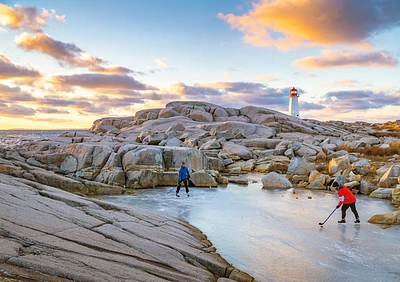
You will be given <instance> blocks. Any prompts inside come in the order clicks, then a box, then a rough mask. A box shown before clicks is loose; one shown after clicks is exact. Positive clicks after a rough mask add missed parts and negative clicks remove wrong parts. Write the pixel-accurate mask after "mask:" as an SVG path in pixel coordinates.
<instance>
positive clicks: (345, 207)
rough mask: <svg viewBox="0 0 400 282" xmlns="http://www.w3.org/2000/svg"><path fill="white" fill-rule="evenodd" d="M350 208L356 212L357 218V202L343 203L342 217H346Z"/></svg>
mask: <svg viewBox="0 0 400 282" xmlns="http://www.w3.org/2000/svg"><path fill="white" fill-rule="evenodd" d="M348 208H351V211H352V212H353V213H354V216H355V217H356V219H358V212H357V209H356V203H352V204H343V206H342V219H345V218H346V211H347V209H348Z"/></svg>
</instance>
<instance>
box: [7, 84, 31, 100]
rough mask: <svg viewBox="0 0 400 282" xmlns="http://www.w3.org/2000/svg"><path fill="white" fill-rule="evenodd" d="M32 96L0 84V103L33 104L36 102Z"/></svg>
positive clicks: (19, 89) (16, 88) (18, 89)
mask: <svg viewBox="0 0 400 282" xmlns="http://www.w3.org/2000/svg"><path fill="white" fill-rule="evenodd" d="M36 100H37V98H35V97H34V96H33V95H32V94H30V93H28V92H25V91H23V90H22V89H21V88H20V87H10V86H7V85H4V84H0V101H3V102H6V103H7V102H33V101H36Z"/></svg>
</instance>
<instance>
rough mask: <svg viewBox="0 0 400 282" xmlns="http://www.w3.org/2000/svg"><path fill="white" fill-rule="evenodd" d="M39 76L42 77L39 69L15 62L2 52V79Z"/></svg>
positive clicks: (0, 64)
mask: <svg viewBox="0 0 400 282" xmlns="http://www.w3.org/2000/svg"><path fill="white" fill-rule="evenodd" d="M38 77H41V74H40V72H39V71H37V70H35V69H33V68H27V67H24V66H20V65H16V64H13V63H12V62H11V61H10V59H9V58H8V57H7V56H6V55H5V54H2V53H0V80H6V79H27V78H29V79H30V78H38Z"/></svg>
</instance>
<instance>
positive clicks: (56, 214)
mask: <svg viewBox="0 0 400 282" xmlns="http://www.w3.org/2000/svg"><path fill="white" fill-rule="evenodd" d="M0 281H152V282H153V281H155V282H156V281H255V280H254V278H253V277H251V276H249V275H248V274H246V273H244V272H241V271H239V270H238V269H235V268H234V267H233V266H231V265H230V264H228V263H227V262H226V261H225V260H224V259H223V258H221V257H220V256H219V255H218V254H217V253H216V252H215V248H214V247H213V246H212V244H211V242H210V241H208V240H207V237H206V236H205V235H204V234H203V233H201V231H200V230H198V229H197V228H195V227H193V226H191V225H189V224H188V223H187V222H185V221H182V220H179V219H176V218H173V217H169V216H166V215H162V214H158V213H155V212H152V211H148V210H144V209H139V208H133V207H127V206H123V205H113V204H109V203H105V202H102V201H99V200H96V199H88V198H84V197H80V196H76V195H74V194H70V193H68V192H65V191H62V190H59V189H56V188H53V187H49V186H45V185H42V184H38V183H34V182H30V181H29V180H22V179H18V178H14V177H12V176H8V175H4V174H0Z"/></svg>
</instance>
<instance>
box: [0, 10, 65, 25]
mask: <svg viewBox="0 0 400 282" xmlns="http://www.w3.org/2000/svg"><path fill="white" fill-rule="evenodd" d="M53 17H55V18H56V21H57V22H63V21H65V16H59V15H57V13H56V11H55V10H50V11H48V10H46V9H43V10H42V12H41V13H40V12H39V11H38V10H37V9H36V8H31V7H23V6H22V5H19V4H16V5H14V8H12V7H10V6H7V5H4V4H1V3H0V24H1V25H3V26H6V27H8V28H10V29H13V30H24V29H25V30H30V31H33V32H40V31H42V27H43V26H46V23H47V21H48V20H50V19H52V18H53Z"/></svg>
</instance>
